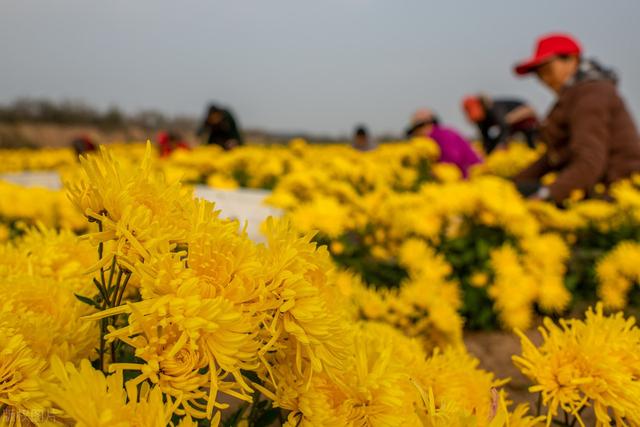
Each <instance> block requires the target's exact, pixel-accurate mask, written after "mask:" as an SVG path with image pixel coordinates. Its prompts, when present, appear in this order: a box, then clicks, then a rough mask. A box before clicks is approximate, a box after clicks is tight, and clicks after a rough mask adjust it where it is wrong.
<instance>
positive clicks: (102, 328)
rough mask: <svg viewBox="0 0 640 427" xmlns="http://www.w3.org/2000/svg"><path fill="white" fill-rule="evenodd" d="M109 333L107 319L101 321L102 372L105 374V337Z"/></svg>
mask: <svg viewBox="0 0 640 427" xmlns="http://www.w3.org/2000/svg"><path fill="white" fill-rule="evenodd" d="M106 331H107V319H100V370H101V371H102V372H105V370H104V346H105V340H104V336H105V333H106Z"/></svg>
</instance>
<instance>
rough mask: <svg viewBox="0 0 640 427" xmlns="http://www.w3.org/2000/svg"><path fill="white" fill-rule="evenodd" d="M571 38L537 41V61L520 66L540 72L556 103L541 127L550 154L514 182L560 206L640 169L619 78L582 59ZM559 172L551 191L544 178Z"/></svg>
mask: <svg viewBox="0 0 640 427" xmlns="http://www.w3.org/2000/svg"><path fill="white" fill-rule="evenodd" d="M581 53H582V52H581V48H580V45H579V44H578V42H577V41H575V40H574V39H573V38H572V37H570V36H567V35H563V34H551V35H548V36H545V37H542V38H540V39H539V40H538V44H537V48H536V52H535V55H534V57H533V58H532V59H530V60H528V61H526V62H523V63H521V64H519V65H517V66H516V67H515V72H516V73H517V74H519V75H525V74H528V73H532V72H533V73H536V75H537V76H538V78H539V79H540V80H541V81H542V83H543V84H544V85H546V86H547V87H549V88H550V89H551V90H552V91H553V92H555V93H556V94H557V100H556V103H555V105H554V106H553V107H552V109H551V111H550V112H549V114H548V116H547V118H546V119H545V121H544V122H543V123H542V126H541V129H540V134H541V137H542V140H543V141H544V142H545V143H546V145H547V151H546V153H545V154H544V155H543V156H542V157H541V158H540V159H539V160H538V161H536V162H535V163H533V164H532V165H530V166H529V167H528V168H526V169H525V170H524V171H522V172H521V173H520V174H519V175H517V176H516V177H515V178H514V180H515V181H516V184H517V185H518V188H519V189H520V191H521V192H522V193H523V194H524V195H526V196H529V197H533V198H539V199H551V200H553V201H555V202H556V203H560V202H562V201H563V200H565V199H566V198H568V197H569V196H570V195H571V193H572V192H573V191H574V190H581V191H583V192H584V194H586V195H588V194H590V193H591V192H592V191H593V188H594V186H595V185H596V184H598V183H603V184H605V185H609V184H611V183H612V182H615V181H617V180H620V179H622V178H626V177H628V176H629V175H631V174H632V173H634V172H638V171H640V136H639V135H638V131H637V129H636V126H635V124H634V122H633V119H632V118H631V115H630V114H629V111H628V110H627V108H626V106H625V104H624V101H623V100H622V98H621V97H620V95H619V94H618V91H617V89H616V83H617V77H616V75H615V73H613V72H612V71H610V70H608V69H605V68H604V67H602V66H600V65H599V64H598V63H597V62H595V61H592V60H586V59H584V58H582V55H581ZM548 172H557V178H556V180H555V182H554V183H553V184H551V185H550V186H549V187H545V186H541V185H540V184H539V179H540V178H541V177H542V176H543V175H545V174H546V173H548Z"/></svg>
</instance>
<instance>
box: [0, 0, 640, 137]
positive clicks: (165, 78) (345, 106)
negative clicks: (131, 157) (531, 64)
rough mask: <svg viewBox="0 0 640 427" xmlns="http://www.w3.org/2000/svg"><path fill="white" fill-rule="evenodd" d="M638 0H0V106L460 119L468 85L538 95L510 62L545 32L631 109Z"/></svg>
mask: <svg viewBox="0 0 640 427" xmlns="http://www.w3.org/2000/svg"><path fill="white" fill-rule="evenodd" d="M639 17H640V1H638V0H616V1H609V2H606V1H602V0H537V1H526V2H524V1H514V0H511V1H507V0H504V1H493V0H485V1H477V0H476V1H471V0H470V1H450V2H434V1H425V0H422V1H419V0H395V1H390V0H389V1H382V0H342V1H339V0H322V1H307V0H282V1H280V0H228V1H225V2H222V1H211V0H182V1H175V0H173V1H169V0H110V1H89V0H11V1H8V0H0V103H8V102H10V101H12V100H13V99H15V98H16V97H20V96H29V97H40V96H44V97H49V98H52V99H54V100H62V99H79V100H84V101H86V102H88V103H89V104H91V105H95V106H97V107H100V108H106V107H107V106H109V105H118V106H120V107H122V108H123V109H124V110H126V111H136V110H138V109H141V108H155V109H159V110H161V111H164V112H166V113H170V114H178V113H183V114H191V115H199V114H200V113H201V112H202V111H203V109H204V106H205V104H206V103H207V102H209V101H217V102H219V103H221V104H222V105H227V106H229V107H231V108H232V110H233V111H234V112H235V113H236V116H237V117H238V119H239V121H240V124H241V125H243V126H247V127H252V128H264V129H268V130H275V131H288V132H295V131H308V132H316V133H325V134H329V135H340V134H350V133H351V131H352V129H353V126H354V125H355V124H356V123H365V124H367V125H368V126H369V127H370V129H371V130H372V131H373V132H374V133H383V132H395V133H398V132H400V131H401V130H402V129H403V128H404V127H405V125H406V122H407V120H408V117H409V116H410V115H411V113H412V111H413V110H414V109H416V108H417V107H422V106H428V107H431V108H433V109H434V110H436V111H437V112H438V113H439V115H440V116H441V118H442V120H443V121H444V122H445V123H449V124H452V125H454V126H458V127H460V128H461V129H462V130H464V131H466V132H468V131H469V130H470V128H469V127H468V125H467V124H466V123H465V120H464V118H463V116H462V112H461V111H460V100H461V98H462V97H463V96H464V95H465V94H468V93H473V92H476V91H480V90H481V91H484V92H486V93H488V94H490V95H494V96H498V95H512V96H518V97H521V98H524V99H527V100H529V101H530V102H531V103H532V104H533V105H534V106H535V107H536V108H537V109H538V110H539V111H540V112H541V113H543V112H544V111H545V110H546V108H548V105H549V103H550V102H551V100H552V96H551V94H550V93H548V92H547V91H546V90H545V89H544V88H542V87H541V86H540V85H539V84H537V82H536V81H535V79H533V78H530V79H518V78H516V77H514V75H513V74H512V72H511V66H512V65H513V63H514V62H516V61H517V60H519V59H521V58H524V57H527V56H529V55H530V54H531V51H532V49H533V43H534V40H535V38H536V37H537V36H538V35H540V34H543V33H545V32H548V31H558V30H561V31H568V32H571V33H573V34H574V35H575V36H576V37H578V38H579V39H580V40H581V41H582V44H583V46H584V47H585V51H586V56H594V57H596V58H598V59H600V60H601V61H602V62H603V63H605V64H606V65H610V66H612V67H614V68H615V69H616V70H617V71H618V73H619V74H620V76H621V86H620V89H621V92H622V94H623V96H624V97H625V98H626V100H627V101H628V104H629V105H630V107H631V109H632V111H633V113H634V116H635V117H638V114H640V55H639V54H638V52H639V51H638V47H637V44H638V42H639V41H640V26H639V25H638V23H637V20H638V18H639Z"/></svg>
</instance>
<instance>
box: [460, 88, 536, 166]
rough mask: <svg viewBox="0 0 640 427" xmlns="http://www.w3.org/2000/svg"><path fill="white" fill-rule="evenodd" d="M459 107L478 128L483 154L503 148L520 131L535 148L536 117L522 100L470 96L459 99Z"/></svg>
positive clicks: (481, 95)
mask: <svg viewBox="0 0 640 427" xmlns="http://www.w3.org/2000/svg"><path fill="white" fill-rule="evenodd" d="M462 109H463V111H464V113H465V115H466V116H467V119H468V120H469V121H470V122H471V123H473V124H474V125H475V126H476V127H477V128H478V131H479V132H480V136H481V138H482V148H483V149H484V152H485V153H486V154H490V153H491V152H492V151H493V150H495V149H496V148H500V147H503V148H504V147H505V146H506V145H507V144H508V143H509V141H510V140H511V139H512V138H513V137H514V136H515V135H517V134H522V136H523V137H524V139H525V142H526V143H527V145H528V146H529V147H531V148H534V147H535V143H536V138H537V132H538V119H537V118H536V113H535V111H534V110H533V108H531V107H530V106H529V105H527V104H526V103H525V102H524V101H521V100H519V99H511V98H510V99H506V98H505V99H502V98H496V99H491V98H489V97H488V96H486V95H483V94H479V95H471V96H467V97H466V98H464V100H463V101H462Z"/></svg>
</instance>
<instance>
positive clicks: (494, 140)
mask: <svg viewBox="0 0 640 427" xmlns="http://www.w3.org/2000/svg"><path fill="white" fill-rule="evenodd" d="M523 105H525V103H524V102H522V101H519V100H515V99H494V100H492V102H491V104H490V105H485V106H484V108H485V114H486V115H485V118H484V120H483V121H481V122H480V123H478V129H479V130H480V135H481V136H482V146H483V148H484V152H485V153H487V154H489V153H491V152H492V151H493V149H494V148H496V146H497V145H499V144H501V143H505V142H507V141H508V140H509V137H511V133H512V132H511V127H510V126H509V124H508V123H507V120H506V119H507V115H508V114H509V113H510V112H512V111H513V110H515V109H516V108H519V107H522V106H523Z"/></svg>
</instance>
